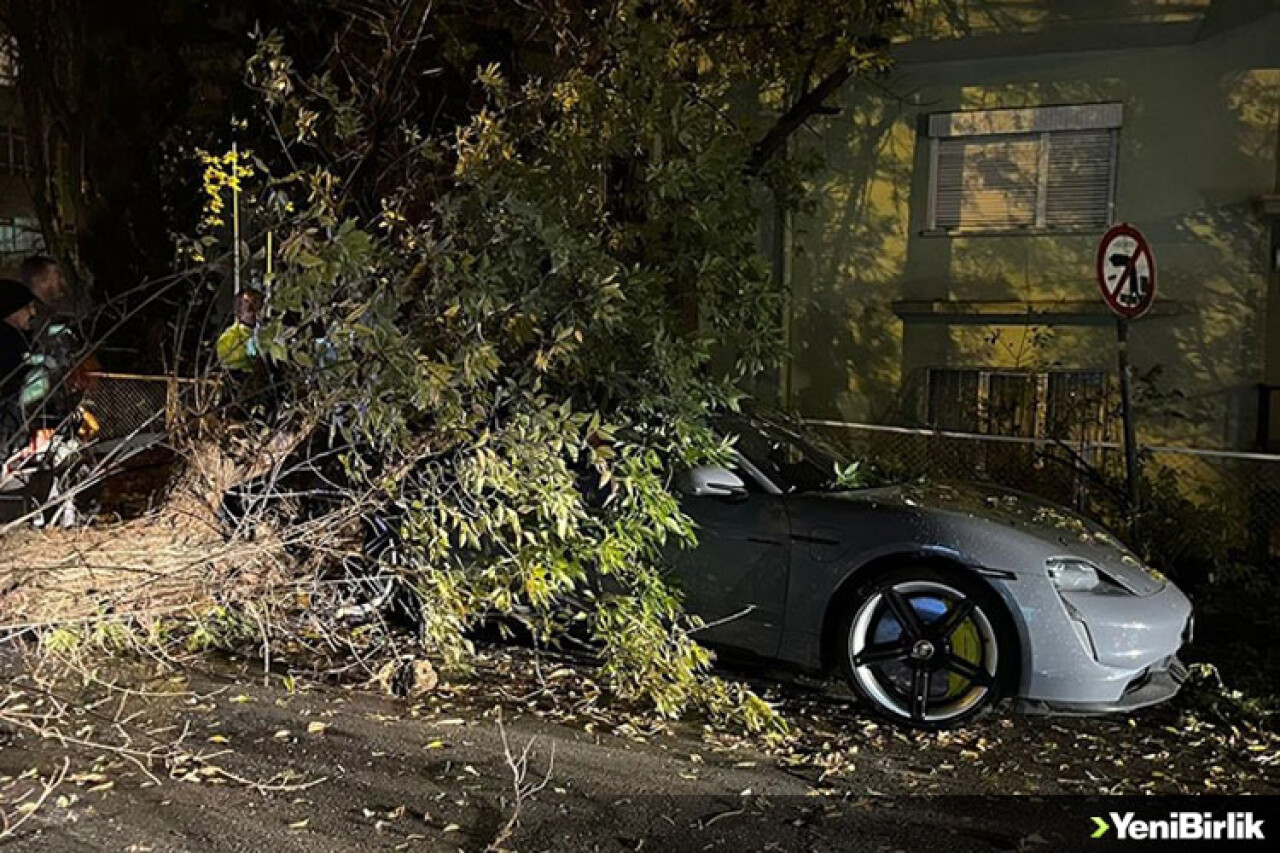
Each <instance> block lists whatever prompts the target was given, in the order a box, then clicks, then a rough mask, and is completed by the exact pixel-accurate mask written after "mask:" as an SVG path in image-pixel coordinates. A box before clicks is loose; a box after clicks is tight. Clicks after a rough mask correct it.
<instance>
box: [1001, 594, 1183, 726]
mask: <svg viewBox="0 0 1280 853" xmlns="http://www.w3.org/2000/svg"><path fill="white" fill-rule="evenodd" d="M1009 587H1010V588H1011V591H1012V592H1015V596H1016V605H1017V606H1018V607H1019V609H1020V611H1021V615H1022V619H1023V627H1024V631H1025V633H1024V635H1023V639H1024V646H1023V651H1024V658H1023V668H1022V679H1021V682H1022V683H1021V685H1020V690H1019V697H1020V698H1021V699H1022V700H1024V702H1025V703H1026V705H1027V706H1028V707H1030V708H1034V707H1036V706H1042V707H1044V708H1046V709H1053V710H1057V711H1065V712H1076V713H1090V714H1092V713H1104V712H1109V711H1130V710H1133V709H1135V708H1142V707H1145V706H1147V705H1152V704H1155V703H1157V702H1162V701H1164V700H1166V699H1168V698H1170V697H1171V696H1173V695H1174V694H1175V693H1177V692H1178V689H1179V687H1180V686H1181V684H1182V681H1183V680H1184V679H1185V677H1186V669H1185V667H1183V666H1182V664H1181V663H1180V662H1179V661H1178V659H1177V657H1176V655H1177V652H1178V650H1179V649H1180V648H1181V647H1182V646H1183V645H1184V644H1185V643H1187V642H1189V641H1190V639H1191V626H1192V613H1191V603H1190V602H1189V601H1188V600H1187V597H1186V596H1185V595H1183V594H1182V591H1181V590H1179V589H1178V588H1177V587H1176V586H1174V585H1173V584H1167V585H1166V586H1165V587H1164V588H1163V589H1161V590H1160V591H1159V592H1156V593H1154V594H1152V595H1147V596H1134V595H1130V594H1127V593H1125V594H1116V593H1114V592H1113V593H1110V594H1104V593H1095V592H1081V593H1064V594H1061V595H1060V594H1059V593H1058V591H1057V590H1056V589H1054V588H1053V585H1052V584H1051V583H1049V582H1048V581H1047V580H1046V581H1045V582H1044V583H1043V584H1040V583H1036V582H1034V581H1031V579H1027V578H1022V579H1019V580H1018V581H1015V582H1012V583H1010V584H1009ZM1013 587H1016V591H1015V590H1013V589H1012V588H1013Z"/></svg>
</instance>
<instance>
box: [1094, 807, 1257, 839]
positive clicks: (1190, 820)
mask: <svg viewBox="0 0 1280 853" xmlns="http://www.w3.org/2000/svg"><path fill="white" fill-rule="evenodd" d="M1108 816H1109V817H1110V818H1111V823H1107V821H1106V820H1104V819H1103V818H1100V817H1095V818H1093V823H1094V826H1095V827H1097V828H1096V829H1094V831H1093V835H1091V836H1089V837H1090V838H1102V837H1104V836H1106V835H1107V834H1108V832H1109V831H1110V830H1111V829H1112V827H1113V825H1114V828H1115V838H1116V840H1117V841H1263V840H1265V836H1264V835H1263V834H1262V824H1263V820H1262V818H1255V817H1254V816H1253V813H1252V812H1230V813H1228V814H1227V816H1226V817H1225V818H1215V817H1214V816H1213V812H1170V813H1169V817H1168V819H1161V820H1145V819H1143V818H1140V817H1136V816H1135V815H1134V813H1133V812H1125V813H1124V814H1121V813H1120V812H1110V813H1109V815H1108Z"/></svg>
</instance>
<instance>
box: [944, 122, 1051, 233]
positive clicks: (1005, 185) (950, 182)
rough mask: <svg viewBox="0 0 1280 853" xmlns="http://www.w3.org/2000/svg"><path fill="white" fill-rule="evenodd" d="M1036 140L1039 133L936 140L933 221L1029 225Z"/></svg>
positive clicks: (960, 225) (983, 226)
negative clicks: (1033, 134) (1034, 134)
mask: <svg viewBox="0 0 1280 853" xmlns="http://www.w3.org/2000/svg"><path fill="white" fill-rule="evenodd" d="M1040 144H1041V143H1040V137H1039V136H1005V137H979V138H974V137H968V138H966V137H956V138H952V139H941V140H938V152H937V173H936V174H937V178H936V181H935V183H934V221H933V227H935V228H941V229H945V230H956V229H975V230H1009V229H1016V228H1030V227H1033V226H1034V225H1035V224H1036V198H1037V193H1038V183H1039V182H1038V180H1037V175H1038V173H1039V168H1038V166H1039V162H1040Z"/></svg>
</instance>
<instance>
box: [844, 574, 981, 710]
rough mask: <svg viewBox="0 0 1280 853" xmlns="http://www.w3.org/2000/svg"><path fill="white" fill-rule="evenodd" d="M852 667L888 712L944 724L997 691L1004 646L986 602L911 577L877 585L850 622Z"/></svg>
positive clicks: (867, 691) (872, 697)
mask: <svg viewBox="0 0 1280 853" xmlns="http://www.w3.org/2000/svg"><path fill="white" fill-rule="evenodd" d="M847 653H848V655H849V663H850V670H851V675H852V677H853V679H854V680H855V682H856V686H857V687H858V688H860V689H859V692H860V693H862V694H863V695H864V696H866V697H867V698H869V699H870V700H871V701H873V702H874V703H875V704H876V705H878V706H879V708H880V710H882V711H883V712H885V713H887V714H889V715H891V716H893V717H897V718H900V719H905V720H910V721H911V722H913V723H917V724H920V723H924V724H938V723H945V722H947V721H949V720H953V719H955V718H957V717H960V716H961V715H964V714H966V713H967V712H969V711H972V710H973V709H975V708H976V707H978V706H979V705H982V704H983V703H985V702H987V701H988V700H989V699H991V698H992V697H993V696H994V693H995V690H996V673H997V672H998V669H997V667H998V666H999V653H1000V649H999V643H998V641H997V639H996V632H995V629H994V627H993V626H992V623H991V619H990V618H989V617H988V615H987V613H985V612H984V609H983V606H982V604H980V603H979V602H978V601H975V600H974V598H973V597H971V596H969V595H966V594H965V593H963V592H961V591H960V590H959V589H957V588H956V587H954V586H951V585H949V584H946V583H943V582H940V581H934V580H906V581H900V582H897V583H892V584H890V585H887V586H883V587H881V588H879V589H876V590H875V591H874V592H873V593H872V594H871V595H870V596H868V597H867V598H866V600H864V601H863V602H862V604H861V606H860V607H859V608H858V610H857V612H856V613H855V615H854V618H853V621H852V623H851V625H850V630H849V634H848V649H847Z"/></svg>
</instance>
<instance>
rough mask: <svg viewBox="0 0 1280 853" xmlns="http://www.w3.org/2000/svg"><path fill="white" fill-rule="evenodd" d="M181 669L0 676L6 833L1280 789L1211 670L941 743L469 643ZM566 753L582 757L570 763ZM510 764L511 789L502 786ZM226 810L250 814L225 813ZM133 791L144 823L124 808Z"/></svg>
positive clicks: (1253, 716) (803, 694)
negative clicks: (758, 731)
mask: <svg viewBox="0 0 1280 853" xmlns="http://www.w3.org/2000/svg"><path fill="white" fill-rule="evenodd" d="M193 660H194V663H193V661H192V660H189V661H187V662H185V663H181V664H179V663H176V662H165V661H157V660H151V661H148V660H138V659H134V660H126V659H123V658H107V659H105V660H102V661H99V662H97V663H96V664H94V665H93V666H91V667H89V666H86V664H85V663H84V662H83V661H81V662H79V663H78V665H77V666H76V667H68V666H65V665H58V664H55V663H54V662H52V661H51V660H50V659H49V658H48V657H45V658H42V659H40V660H38V661H36V662H32V661H24V660H15V659H13V658H10V659H9V660H8V661H7V663H5V662H3V661H0V663H3V665H4V666H5V667H6V671H5V673H4V675H5V679H6V687H5V688H4V693H3V695H0V812H3V815H4V818H3V820H4V823H3V825H0V832H4V833H5V834H8V835H13V836H17V837H22V834H23V833H24V832H30V831H32V828H33V827H46V828H47V827H51V826H59V825H62V824H67V825H70V826H75V825H76V824H77V822H78V821H82V820H83V821H86V822H87V823H86V825H89V824H92V821H93V818H94V817H96V816H100V815H111V814H117V816H118V817H119V816H120V815H123V817H120V819H119V820H117V821H116V822H117V823H119V822H121V821H125V822H127V821H138V820H144V817H142V815H145V820H150V821H164V820H165V810H166V809H182V808H184V803H185V804H187V806H186V807H190V808H192V809H195V810H198V811H199V812H200V813H201V814H204V813H206V812H207V811H210V810H211V811H212V812H213V813H214V814H216V813H217V811H218V809H219V808H226V809H227V810H228V819H233V817H234V818H235V819H238V817H235V815H236V814H237V810H239V809H244V808H248V809H250V811H253V810H255V809H259V810H260V814H261V816H262V820H264V821H267V822H269V823H270V825H271V826H273V827H275V829H276V830H277V831H279V832H282V833H285V834H305V833H308V832H321V831H322V828H321V827H320V826H318V825H317V824H322V823H323V822H324V821H325V820H334V819H339V818H340V819H343V820H348V821H351V820H354V821H356V822H357V823H358V824H359V825H360V826H361V827H364V828H365V829H372V830H373V831H374V832H375V833H376V834H377V835H378V836H379V837H381V838H383V840H384V841H385V842H386V843H387V844H388V845H390V847H393V848H395V849H406V848H405V847H404V846H403V845H412V844H413V842H415V841H421V840H425V839H431V838H436V839H438V838H442V837H448V838H453V837H455V836H456V838H457V845H456V846H458V847H463V848H480V847H485V846H494V845H492V844H490V842H491V841H492V840H493V839H495V838H506V837H508V836H510V835H511V834H512V833H513V832H515V834H516V836H517V837H518V829H517V828H516V827H517V826H518V821H517V820H516V818H517V817H518V816H519V813H520V807H521V796H522V794H521V793H520V792H522V791H523V792H524V795H527V796H528V797H529V798H530V799H532V798H534V797H535V796H536V797H537V798H538V799H548V798H549V799H551V800H554V799H556V798H561V799H563V798H566V797H572V796H574V792H580V793H578V794H577V795H578V796H592V795H594V794H595V793H598V789H599V786H600V784H601V783H600V782H598V781H597V780H596V776H597V775H598V776H599V777H600V778H603V779H606V780H611V779H629V780H630V781H629V783H631V782H634V780H635V779H642V778H643V773H642V772H641V771H640V770H638V769H637V768H638V767H639V765H637V764H636V762H637V760H638V759H637V755H650V756H657V757H656V758H654V759H653V760H654V761H659V762H661V763H660V765H659V766H660V768H661V769H660V774H661V777H662V782H663V784H665V785H667V786H669V787H671V788H672V789H673V790H684V789H688V790H689V791H690V792H695V793H696V792H702V791H706V790H708V789H710V788H716V789H723V788H725V787H726V786H727V787H729V788H733V789H736V796H740V797H742V798H744V801H745V800H746V799H749V798H751V797H753V796H759V795H761V794H762V793H763V792H765V791H768V790H780V791H784V792H789V793H799V794H802V795H804V796H810V797H815V796H816V797H822V798H826V799H824V800H822V801H821V802H841V801H848V800H849V799H850V798H855V799H864V798H876V797H880V796H892V795H899V794H975V793H979V794H1130V793H1213V794H1232V793H1277V792H1280V735H1278V734H1277V732H1276V730H1275V728H1274V726H1273V725H1272V723H1271V721H1270V719H1269V718H1268V717H1266V716H1265V715H1262V714H1260V713H1259V712H1257V711H1256V709H1251V708H1250V707H1249V706H1248V705H1247V704H1246V703H1243V702H1242V701H1241V699H1240V697H1239V696H1237V695H1235V694H1233V693H1231V692H1230V691H1227V690H1225V689H1223V688H1222V687H1221V685H1219V684H1217V683H1216V680H1215V678H1214V676H1213V675H1212V673H1209V672H1206V671H1203V670H1201V671H1200V674H1199V675H1198V676H1197V677H1196V678H1194V679H1193V680H1192V681H1191V682H1189V683H1188V685H1187V686H1186V687H1185V688H1184V691H1183V693H1182V694H1181V695H1180V696H1179V697H1178V698H1177V699H1175V700H1174V701H1172V702H1170V703H1167V704H1166V705H1164V706H1160V707H1157V708H1154V709H1150V710H1146V711H1142V712H1138V713H1136V714H1133V715H1130V716H1121V717H1104V718H1092V719H1085V718H1052V717H1036V716H1023V715H1016V714H1010V713H1002V714H996V715H992V716H990V717H988V718H986V719H984V720H982V721H980V722H978V723H976V724H974V725H971V726H969V727H967V728H964V729H960V730H957V731H951V732H943V733H938V734H925V733H917V732H912V731H907V730H903V729H901V728H897V727H893V726H889V725H884V724H880V723H877V722H876V721H874V720H873V719H872V718H870V717H868V716H867V715H866V714H865V713H864V712H863V711H862V710H861V709H860V708H859V707H858V706H857V705H856V704H855V703H853V702H852V701H850V700H849V699H848V698H847V697H845V696H844V695H842V694H841V692H840V691H839V690H837V689H836V688H834V687H832V686H831V685H828V684H824V683H819V682H812V681H803V680H798V679H796V678H794V677H793V678H790V679H789V680H780V681H776V682H775V681H770V682H761V683H757V684H753V687H755V689H756V690H758V691H759V692H761V693H762V694H763V695H764V696H765V698H767V700H768V701H770V702H772V703H774V704H775V705H776V706H777V707H778V708H779V710H780V711H781V712H782V713H783V714H784V715H785V717H786V719H787V721H788V723H789V731H788V732H787V733H786V734H783V735H775V736H772V737H761V736H753V735H748V734H745V733H740V732H734V731H728V730H725V729H724V728H723V727H718V726H714V725H712V724H710V723H707V722H698V721H682V722H673V721H670V720H663V719H659V718H656V717H654V716H653V715H652V714H650V713H646V712H644V711H643V710H641V709H639V708H635V707H630V708H629V707H625V706H622V705H620V704H619V703H618V702H617V701H616V700H615V699H613V698H611V697H610V696H609V694H608V693H607V692H606V691H605V690H604V689H603V688H602V686H601V685H600V684H599V683H598V682H597V681H596V678H595V670H594V667H593V665H592V664H591V663H590V661H587V660H584V659H582V658H581V657H576V656H569V655H564V654H559V653H549V652H546V651H537V650H534V649H531V648H527V647H523V646H513V645H509V644H505V645H504V644H494V643H488V642H481V643H478V645H477V650H476V654H475V661H474V664H475V667H474V671H473V672H472V673H471V674H470V675H469V676H466V677H459V678H454V679H452V680H441V679H438V677H437V676H436V674H435V672H434V670H432V669H431V668H430V666H428V665H426V664H425V663H424V662H421V661H414V660H412V659H405V660H401V661H391V662H390V663H389V664H388V665H387V666H384V667H382V668H381V669H380V670H378V671H377V673H376V674H375V676H374V677H373V678H371V679H369V680H367V681H363V682H361V683H354V682H349V683H339V684H333V683H327V684H326V683H322V682H321V681H320V680H317V679H315V678H314V677H313V676H314V672H312V671H310V670H308V669H307V667H306V666H305V661H304V660H303V659H301V658H299V659H297V660H293V659H289V650H288V649H281V650H279V653H278V655H277V656H276V660H275V663H274V664H273V665H272V667H271V669H270V670H268V671H264V669H263V666H262V661H261V660H256V659H254V660H248V659H237V658H234V657H231V658H225V659H222V658H219V659H215V658H211V657H210V656H208V655H205V656H203V657H200V658H196V659H193ZM729 674H730V675H733V673H729ZM388 694H393V695H388ZM508 732H514V733H518V734H512V735H511V736H510V737H508ZM557 748H559V749H560V751H561V753H562V754H565V755H567V756H568V757H567V758H565V759H564V760H563V761H561V760H559V759H558V758H557V757H556V750H557ZM571 749H577V750H589V751H588V752H587V753H586V754H585V755H584V757H582V758H580V759H579V760H576V761H575V760H573V756H574V753H573V752H572V751H570V750H571ZM522 752H523V754H524V756H523V764H522V762H521V753H522ZM513 768H521V770H520V773H523V774H524V775H523V776H522V775H520V774H519V773H517V775H516V776H515V777H514V778H515V779H516V781H515V782H514V784H513ZM631 777H634V779H631ZM521 780H523V781H521ZM635 784H641V785H642V784H644V783H643V782H635ZM522 786H523V787H522ZM546 786H549V788H548V789H547V790H545V791H544V790H542V788H543V787H546ZM232 792H239V795H240V796H242V797H243V796H245V795H246V794H252V795H253V796H252V797H250V798H249V799H248V800H247V801H246V802H240V801H236V802H237V803H238V804H237V805H235V806H234V807H233V806H231V805H229V804H228V803H229V802H230V800H228V797H232V796H233V794H232ZM147 796H150V797H152V798H153V799H154V802H150V801H148V802H150V805H149V806H148V808H147V809H146V810H145V811H143V810H135V811H134V812H130V811H129V810H128V808H127V806H126V803H127V802H129V799H128V798H137V797H147ZM120 797H124V798H126V800H125V802H124V803H118V804H116V805H113V803H116V802H117V801H116V800H113V798H120ZM832 798H834V799H832ZM246 803H247V804H246ZM335 803H337V804H340V807H339V805H334V804H335ZM525 807H526V808H528V804H527V803H526V804H525ZM566 808H567V807H566ZM113 809H116V810H120V809H123V810H124V811H123V812H122V813H118V812H113ZM717 814H720V813H717ZM723 814H726V815H730V814H735V812H732V811H726V812H723ZM713 818H714V816H713ZM704 822H705V821H704ZM504 827H505V833H506V834H505V835H504V834H503V833H504ZM335 831H337V830H335ZM498 847H500V845H498V846H495V847H494V849H498ZM136 849H148V848H146V847H145V846H144V847H140V848H136Z"/></svg>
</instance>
